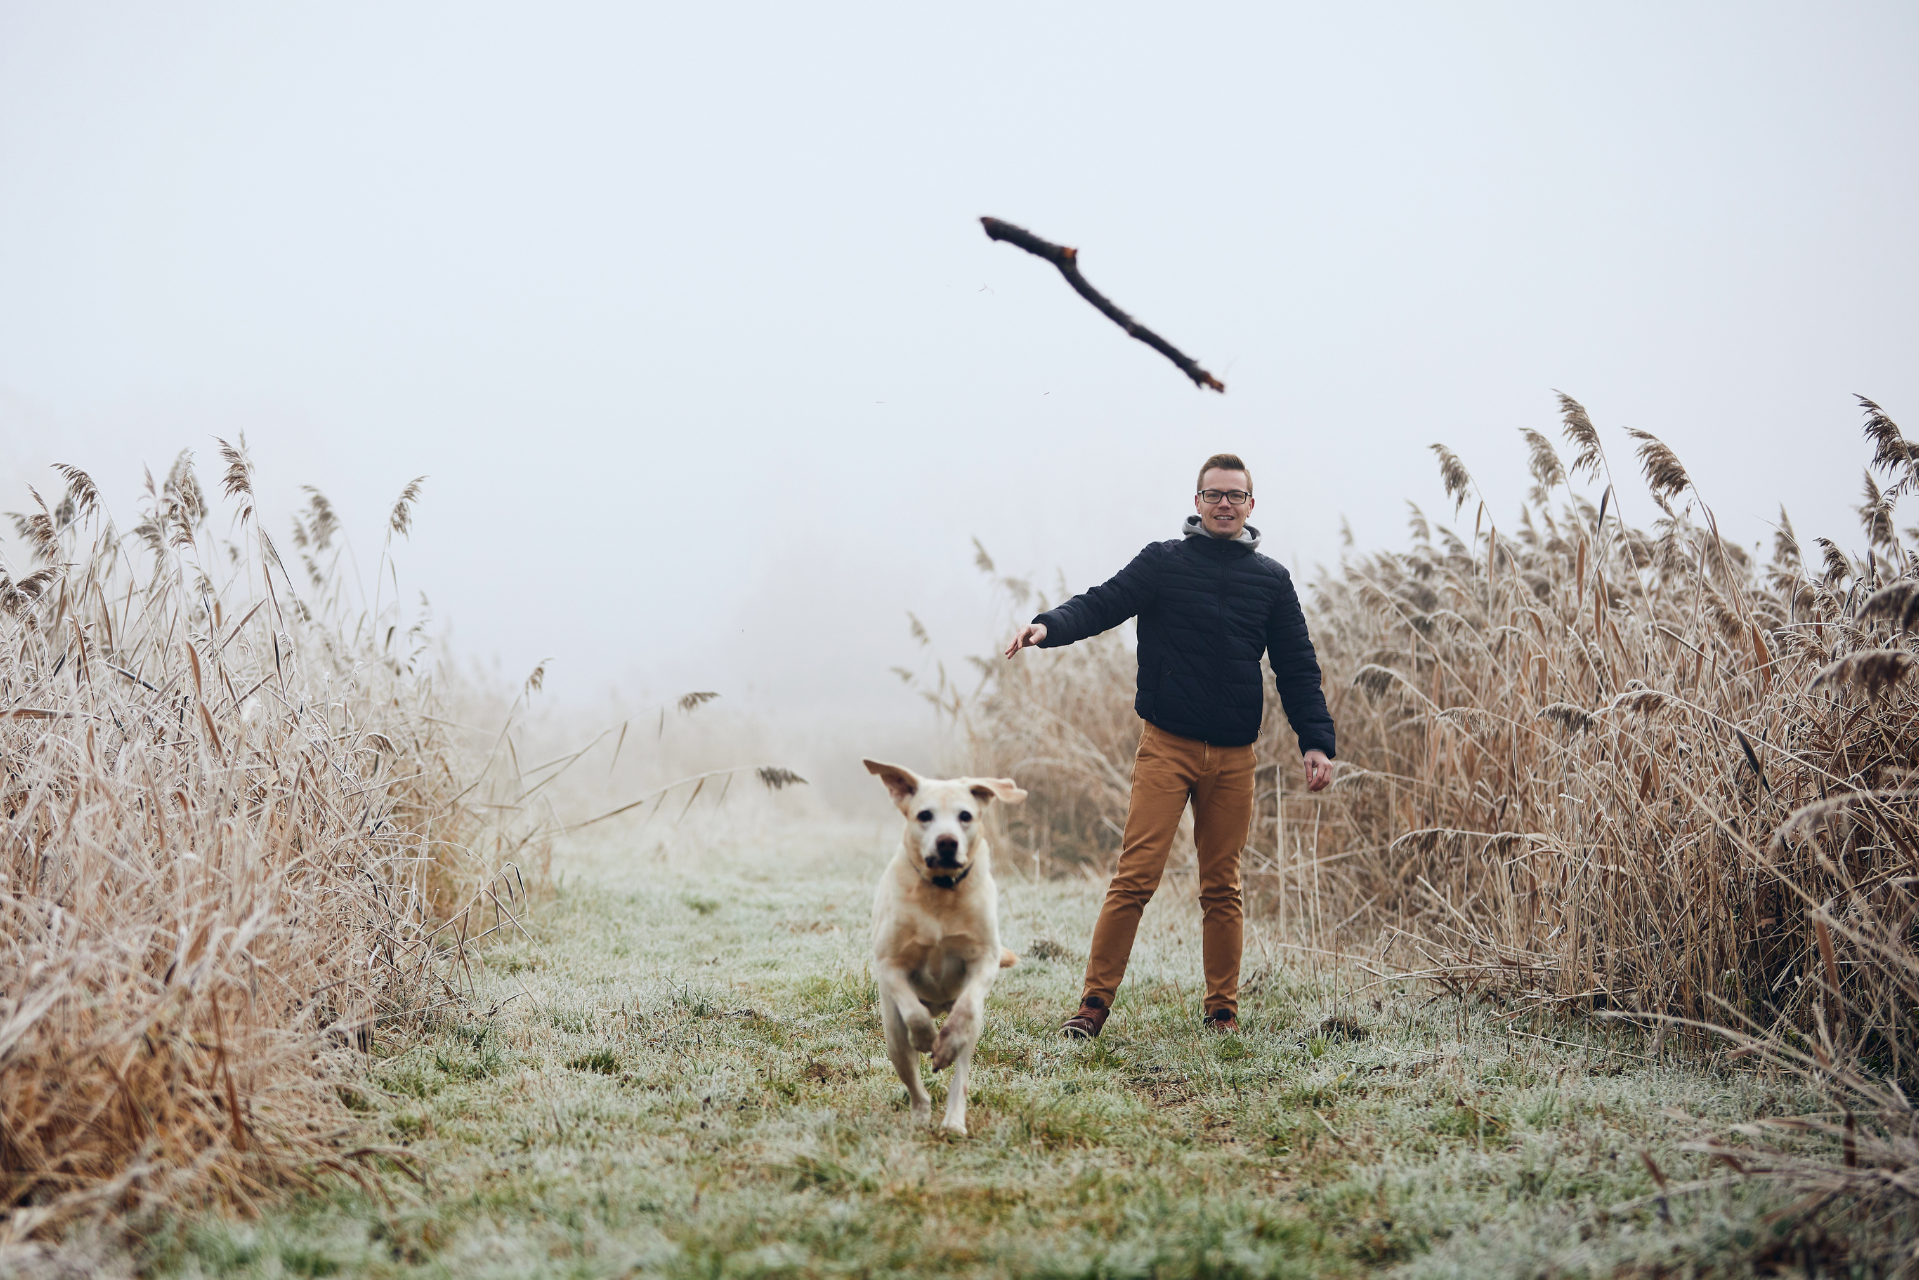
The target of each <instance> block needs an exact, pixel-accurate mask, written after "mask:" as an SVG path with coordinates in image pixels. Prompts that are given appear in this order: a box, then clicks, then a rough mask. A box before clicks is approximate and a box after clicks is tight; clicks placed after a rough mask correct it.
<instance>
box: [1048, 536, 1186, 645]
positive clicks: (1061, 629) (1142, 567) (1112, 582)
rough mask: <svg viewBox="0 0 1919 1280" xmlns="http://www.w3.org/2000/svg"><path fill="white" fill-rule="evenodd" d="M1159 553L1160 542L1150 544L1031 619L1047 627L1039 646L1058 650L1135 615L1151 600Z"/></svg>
mask: <svg viewBox="0 0 1919 1280" xmlns="http://www.w3.org/2000/svg"><path fill="white" fill-rule="evenodd" d="M1162 553H1163V552H1162V548H1161V547H1160V545H1159V544H1158V543H1153V544H1152V545H1151V546H1149V547H1147V548H1146V549H1145V550H1144V551H1141V552H1140V553H1139V554H1138V555H1136V556H1134V557H1133V562H1132V563H1131V564H1129V565H1127V566H1126V567H1125V568H1124V569H1121V570H1120V571H1119V572H1118V573H1116V574H1114V575H1113V576H1112V577H1110V578H1108V579H1107V580H1106V581H1104V582H1102V583H1100V584H1099V585H1098V586H1097V587H1090V588H1088V589H1087V590H1085V591H1082V592H1080V593H1079V594H1078V595H1076V596H1074V597H1073V598H1072V599H1071V600H1068V601H1066V602H1065V603H1064V604H1061V605H1059V606H1058V607H1057V608H1053V609H1048V610H1047V611H1046V612H1045V613H1042V614H1040V615H1039V616H1038V617H1036V618H1034V619H1033V621H1034V622H1038V623H1042V624H1044V625H1045V627H1046V639H1044V640H1042V641H1040V645H1039V647H1040V648H1042V649H1057V648H1059V647H1060V646H1061V645H1065V644H1072V643H1073V642H1074V641H1075V640H1084V639H1086V638H1087V637H1088V636H1096V635H1098V634H1099V633H1100V632H1102V631H1111V630H1112V629H1113V628H1114V627H1117V626H1118V625H1119V624H1120V623H1122V622H1124V621H1126V620H1127V619H1128V618H1131V617H1134V616H1135V615H1137V614H1138V613H1139V611H1140V610H1142V609H1144V608H1145V607H1146V606H1147V605H1148V604H1150V603H1152V599H1153V593H1154V590H1155V589H1156V586H1157V578H1158V576H1159V575H1158V565H1157V563H1156V562H1157V561H1158V559H1159V558H1160V556H1161V554H1162Z"/></svg>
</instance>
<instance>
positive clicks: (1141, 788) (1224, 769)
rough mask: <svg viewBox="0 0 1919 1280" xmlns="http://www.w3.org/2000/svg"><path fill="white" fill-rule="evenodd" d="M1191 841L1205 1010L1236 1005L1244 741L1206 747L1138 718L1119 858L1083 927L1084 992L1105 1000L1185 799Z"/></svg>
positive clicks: (1246, 800)
mask: <svg viewBox="0 0 1919 1280" xmlns="http://www.w3.org/2000/svg"><path fill="white" fill-rule="evenodd" d="M1188 800H1191V801H1192V805H1193V839H1194V843H1195V844H1197V845H1198V846H1199V905H1200V909H1201V911H1202V912H1203V913H1204V919H1203V922H1202V924H1201V926H1200V940H1201V949H1202V952H1203V956H1204V964H1205V969H1206V1007H1205V1012H1207V1013H1209V1014H1211V1013H1217V1012H1218V1011H1220V1010H1222V1009H1224V1010H1226V1011H1228V1012H1230V1013H1234V1014H1237V1013H1238V1012H1239V958H1240V930H1241V920H1242V916H1241V913H1240V898H1239V853H1240V850H1241V849H1243V848H1245V846H1246V832H1247V829H1248V828H1249V827H1250V826H1251V825H1252V821H1253V749H1252V747H1250V746H1245V747H1215V746H1209V745H1208V744H1206V743H1204V742H1196V741H1194V740H1193V739H1191V738H1181V737H1178V736H1176V735H1174V734H1170V733H1167V732H1166V731H1165V730H1164V729H1160V728H1156V727H1155V726H1153V725H1151V724H1148V725H1147V726H1146V728H1145V731H1144V732H1143V733H1141V734H1140V739H1139V754H1138V755H1137V756H1135V757H1134V759H1133V796H1132V802H1131V803H1130V804H1129V805H1128V806H1127V809H1126V834H1125V836H1124V837H1123V838H1122V840H1121V843H1120V852H1119V866H1118V867H1117V868H1116V869H1115V870H1114V872H1113V882H1112V884H1111V885H1110V886H1108V888H1107V890H1106V902H1105V904H1104V905H1103V906H1101V907H1100V909H1099V923H1097V924H1095V925H1094V926H1093V948H1092V955H1091V956H1089V957H1088V958H1087V961H1086V991H1085V994H1086V995H1088V996H1098V997H1099V998H1100V999H1101V1000H1103V1001H1105V1002H1106V1005H1107V1007H1108V1008H1111V1007H1112V1003H1113V993H1114V992H1116V991H1118V990H1119V983H1120V979H1122V978H1124V977H1125V976H1126V961H1127V959H1128V958H1129V957H1130V956H1131V955H1132V953H1133V936H1134V935H1135V934H1136V933H1138V932H1139V917H1140V912H1142V911H1144V910H1145V909H1146V902H1147V900H1148V899H1149V898H1151V897H1152V896H1153V891H1154V890H1155V889H1157V888H1159V880H1160V876H1161V874H1162V873H1163V872H1164V871H1165V870H1166V857H1167V855H1168V854H1169V853H1170V852H1171V851H1172V848H1173V836H1174V835H1175V834H1176V833H1177V832H1178V831H1179V819H1180V815H1181V814H1182V813H1184V812H1185V810H1186V803H1187V801H1188Z"/></svg>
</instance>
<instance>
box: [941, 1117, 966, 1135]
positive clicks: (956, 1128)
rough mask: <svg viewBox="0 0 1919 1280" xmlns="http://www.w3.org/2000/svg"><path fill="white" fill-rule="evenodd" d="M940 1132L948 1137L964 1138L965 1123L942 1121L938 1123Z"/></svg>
mask: <svg viewBox="0 0 1919 1280" xmlns="http://www.w3.org/2000/svg"><path fill="white" fill-rule="evenodd" d="M940 1132H941V1133H943V1134H946V1135H947V1136H949V1137H953V1138H964V1137H965V1136H966V1122H965V1121H964V1120H942V1121H941V1122H940Z"/></svg>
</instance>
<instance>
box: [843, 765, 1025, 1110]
mask: <svg viewBox="0 0 1919 1280" xmlns="http://www.w3.org/2000/svg"><path fill="white" fill-rule="evenodd" d="M864 763H865V765H866V769H867V772H869V773H874V774H878V775H879V778H880V781H882V782H884V783H885V784H886V789H887V791H888V792H889V793H890V794H891V795H892V797H893V803H894V804H896V805H898V806H899V809H900V812H901V813H903V814H905V815H906V830H905V833H904V834H903V835H902V837H901V840H900V849H899V852H898V853H897V854H895V855H894V857H893V860H892V862H890V863H888V864H887V867H886V874H885V875H883V876H881V877H880V887H879V892H878V893H877V894H876V895H875V896H874V899H873V977H874V978H875V980H876V981H877V982H878V984H879V989H880V1020H881V1022H882V1023H884V1025H885V1027H886V1056H887V1057H889V1058H891V1059H892V1060H893V1070H895V1071H897V1072H899V1077H900V1080H901V1082H902V1083H904V1084H905V1085H906V1094H907V1097H908V1098H909V1099H911V1101H912V1104H913V1118H914V1119H915V1120H917V1121H920V1122H922V1123H924V1122H925V1121H927V1120H928V1119H930V1118H931V1117H932V1098H931V1097H930V1096H929V1095H928V1094H927V1092H926V1086H925V1085H924V1084H922V1083H921V1082H920V1071H919V1055H920V1054H922V1053H930V1054H931V1055H932V1056H933V1070H935V1071H943V1070H945V1069H946V1068H947V1067H949V1066H950V1067H952V1068H953V1075H952V1082H951V1084H949V1085H948V1086H947V1090H946V1115H945V1117H944V1118H943V1119H942V1120H941V1121H940V1128H942V1129H944V1130H946V1131H947V1132H948V1133H953V1134H958V1135H960V1136H962V1137H963V1136H964V1135H965V1133H966V1081H967V1077H968V1076H969V1075H970V1074H971V1073H972V1068H973V1047H974V1046H975V1045H976V1044H978V1043H979V1037H980V1030H981V1027H982V1026H983V1024H984V1021H985V1017H986V992H987V991H988V989H990V988H991V987H992V985H993V979H994V978H996V977H998V976H999V971H1000V970H1001V969H1003V968H1008V967H1010V966H1012V965H1013V964H1016V963H1017V962H1018V957H1016V956H1014V954H1013V953H1012V952H1011V951H1008V950H1006V948H1004V947H1002V946H1001V945H1000V940H999V889H998V887H997V886H995V885H994V883H993V862H992V851H991V850H990V849H989V848H988V847H987V843H986V833H985V831H984V830H983V828H984V826H985V822H984V818H985V810H986V806H987V805H988V804H990V803H992V801H993V800H995V799H998V800H1000V801H1002V802H1004V803H1006V804H1018V803H1019V802H1020V801H1022V800H1024V799H1025V798H1026V793H1025V792H1024V791H1021V790H1020V789H1019V788H1018V787H1017V786H1015V785H1014V784H1013V780H1012V779H1011V778H948V779H935V778H922V777H920V776H919V775H918V774H916V773H914V772H913V771H912V770H911V769H903V768H901V767H900V766H899V765H896V764H882V763H880V762H879V761H877V760H867V761H865V762H864ZM942 882H944V883H942ZM949 886H950V887H949ZM942 1013H943V1014H946V1023H945V1025H944V1026H942V1027H940V1028H939V1029H938V1030H937V1031H935V1030H934V1027H933V1018H934V1016H935V1015H937V1014H942Z"/></svg>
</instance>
